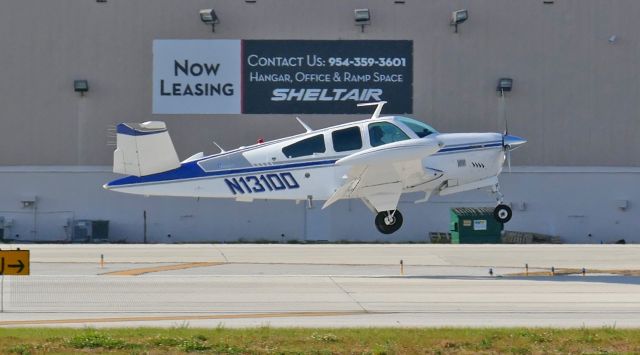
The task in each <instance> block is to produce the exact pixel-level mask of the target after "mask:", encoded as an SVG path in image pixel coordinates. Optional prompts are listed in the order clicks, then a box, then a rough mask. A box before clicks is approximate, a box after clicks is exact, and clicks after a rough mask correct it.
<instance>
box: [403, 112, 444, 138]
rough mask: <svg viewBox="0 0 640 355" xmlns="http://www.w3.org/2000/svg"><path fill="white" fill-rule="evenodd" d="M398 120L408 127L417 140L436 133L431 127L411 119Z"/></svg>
mask: <svg viewBox="0 0 640 355" xmlns="http://www.w3.org/2000/svg"><path fill="white" fill-rule="evenodd" d="M398 120H399V121H400V122H402V123H404V125H405V126H407V127H409V129H410V130H412V131H414V132H415V134H416V135H417V136H418V137H419V138H424V137H426V136H428V135H430V134H432V133H434V132H435V131H436V130H435V129H433V128H432V127H431V126H429V125H426V124H424V123H422V122H420V121H416V120H414V119H411V118H406V117H398Z"/></svg>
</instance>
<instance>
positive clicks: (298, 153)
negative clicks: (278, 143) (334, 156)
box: [282, 134, 327, 158]
mask: <svg viewBox="0 0 640 355" xmlns="http://www.w3.org/2000/svg"><path fill="white" fill-rule="evenodd" d="M326 150H327V149H326V147H325V145H324V135H322V134H318V135H316V136H313V137H309V138H306V139H303V140H301V141H299V142H296V143H293V144H290V145H288V146H286V147H284V148H282V153H283V154H284V155H285V156H286V157H287V158H297V157H303V156H307V155H313V154H314V153H324V152H325V151H326Z"/></svg>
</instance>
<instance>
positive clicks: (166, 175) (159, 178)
mask: <svg viewBox="0 0 640 355" xmlns="http://www.w3.org/2000/svg"><path fill="white" fill-rule="evenodd" d="M501 145H502V143H501V142H499V141H498V142H493V143H491V142H486V143H474V144H472V145H467V146H453V147H448V146H445V147H443V148H442V149H440V150H439V151H438V152H437V153H435V154H433V155H434V156H437V155H443V154H449V153H458V152H461V151H467V150H479V149H487V148H493V147H499V146H501ZM336 161H337V159H331V160H318V161H310V162H300V163H289V164H280V165H271V166H260V167H247V168H239V169H228V170H216V171H209V172H206V171H204V170H202V168H200V166H199V165H198V164H197V163H198V162H197V161H192V162H188V163H184V164H182V165H181V166H180V167H179V168H176V169H173V170H169V171H165V172H162V173H157V174H152V175H147V176H140V177H138V176H127V177H124V178H121V179H117V180H114V181H111V182H109V183H108V184H107V187H123V186H127V185H137V184H146V183H154V182H173V181H178V180H189V179H199V178H206V177H212V176H228V175H239V174H246V173H256V172H265V171H276V170H282V169H298V168H315V167H320V166H324V165H333V163H335V162H336Z"/></svg>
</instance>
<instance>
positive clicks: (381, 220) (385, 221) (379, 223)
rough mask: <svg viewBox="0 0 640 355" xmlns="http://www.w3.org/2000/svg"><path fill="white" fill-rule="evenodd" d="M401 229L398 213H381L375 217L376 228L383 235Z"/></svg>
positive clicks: (399, 214) (400, 219) (400, 215)
mask: <svg viewBox="0 0 640 355" xmlns="http://www.w3.org/2000/svg"><path fill="white" fill-rule="evenodd" d="M400 227H402V213H400V211H398V210H395V211H382V212H380V213H378V215H377V216H376V228H378V230H379V231H380V233H383V234H391V233H393V232H395V231H397V230H398V229H400Z"/></svg>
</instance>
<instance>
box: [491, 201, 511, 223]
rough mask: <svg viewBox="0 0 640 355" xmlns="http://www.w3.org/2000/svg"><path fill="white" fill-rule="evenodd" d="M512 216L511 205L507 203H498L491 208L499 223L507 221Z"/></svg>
mask: <svg viewBox="0 0 640 355" xmlns="http://www.w3.org/2000/svg"><path fill="white" fill-rule="evenodd" d="M512 216H513V212H512V211H511V207H509V206H507V205H498V206H496V208H495V209H494V210H493V217H494V218H495V219H496V221H498V222H500V223H507V222H509V221H510V220H511V217H512Z"/></svg>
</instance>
